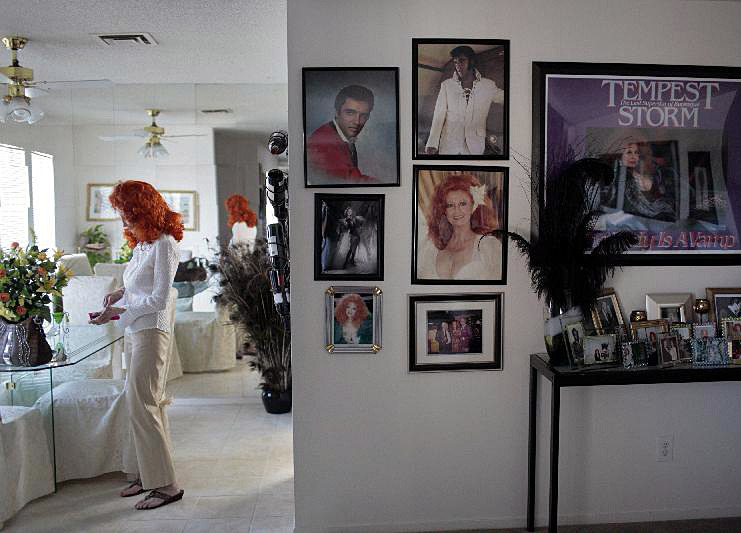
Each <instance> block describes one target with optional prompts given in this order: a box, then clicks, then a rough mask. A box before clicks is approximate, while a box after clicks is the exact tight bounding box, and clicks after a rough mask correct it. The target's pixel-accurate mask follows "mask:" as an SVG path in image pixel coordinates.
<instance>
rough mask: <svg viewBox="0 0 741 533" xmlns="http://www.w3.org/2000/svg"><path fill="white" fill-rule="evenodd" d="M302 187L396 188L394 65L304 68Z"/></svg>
mask: <svg viewBox="0 0 741 533" xmlns="http://www.w3.org/2000/svg"><path fill="white" fill-rule="evenodd" d="M303 106H304V177H305V185H306V187H358V186H363V187H373V186H386V187H387V186H390V185H399V183H400V180H399V176H400V163H399V69H398V67H327V68H309V67H305V68H304V69H303Z"/></svg>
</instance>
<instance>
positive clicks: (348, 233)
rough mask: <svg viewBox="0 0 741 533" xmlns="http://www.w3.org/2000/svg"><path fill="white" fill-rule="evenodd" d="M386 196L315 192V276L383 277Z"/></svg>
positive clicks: (355, 278) (315, 277)
mask: <svg viewBox="0 0 741 533" xmlns="http://www.w3.org/2000/svg"><path fill="white" fill-rule="evenodd" d="M383 225H384V195H382V194H315V195H314V279H315V280H354V281H359V280H369V281H378V280H383Z"/></svg>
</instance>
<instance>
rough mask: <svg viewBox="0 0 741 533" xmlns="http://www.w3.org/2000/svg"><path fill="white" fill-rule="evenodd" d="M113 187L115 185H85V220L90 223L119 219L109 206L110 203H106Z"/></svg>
mask: <svg viewBox="0 0 741 533" xmlns="http://www.w3.org/2000/svg"><path fill="white" fill-rule="evenodd" d="M115 186H116V184H115V183H88V184H87V217H86V218H87V220H89V221H90V222H105V221H107V220H118V219H119V218H120V217H119V216H118V213H116V211H115V210H114V209H113V207H112V206H111V202H109V201H108V197H109V196H110V195H111V193H112V192H113V188H114V187H115Z"/></svg>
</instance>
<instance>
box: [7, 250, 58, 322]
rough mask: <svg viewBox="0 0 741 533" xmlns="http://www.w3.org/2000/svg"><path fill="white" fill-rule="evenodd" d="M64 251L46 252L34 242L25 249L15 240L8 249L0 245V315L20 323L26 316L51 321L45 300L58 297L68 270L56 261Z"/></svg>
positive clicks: (48, 300) (48, 301) (49, 300)
mask: <svg viewBox="0 0 741 533" xmlns="http://www.w3.org/2000/svg"><path fill="white" fill-rule="evenodd" d="M63 253H64V252H62V251H61V250H57V252H55V253H54V254H53V255H51V256H49V255H47V250H46V249H44V250H39V247H38V246H36V245H35V244H30V245H28V246H27V247H26V248H25V249H24V248H23V247H21V246H20V245H19V244H18V243H17V242H14V243H13V244H11V245H10V249H9V250H3V249H2V248H0V317H2V318H4V319H5V320H7V321H8V322H20V321H22V320H25V319H26V318H28V317H36V316H38V317H40V318H44V319H46V320H48V321H51V310H50V309H49V303H51V301H52V297H59V298H61V296H62V288H64V287H66V286H67V283H68V281H69V278H70V276H71V274H70V272H69V271H68V270H66V269H65V268H64V267H63V266H62V265H60V264H58V261H59V258H60V257H61V256H62V254H63Z"/></svg>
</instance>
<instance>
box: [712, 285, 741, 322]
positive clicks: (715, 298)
mask: <svg viewBox="0 0 741 533" xmlns="http://www.w3.org/2000/svg"><path fill="white" fill-rule="evenodd" d="M705 295H706V296H705V297H706V298H707V299H708V300H709V301H710V316H709V320H708V322H711V323H713V324H715V325H716V326H717V327H720V325H721V324H720V321H721V320H722V319H724V318H733V317H734V316H741V315H739V314H733V313H731V312H730V309H728V308H729V307H730V306H732V305H735V303H734V302H733V301H734V300H738V303H739V304H741V288H739V287H728V288H723V287H708V288H706V289H705ZM719 300H720V302H719ZM719 303H721V304H722V305H723V306H724V308H726V311H727V313H726V312H724V309H720V310H719V309H718V304H719ZM739 313H741V309H740V310H739Z"/></svg>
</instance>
